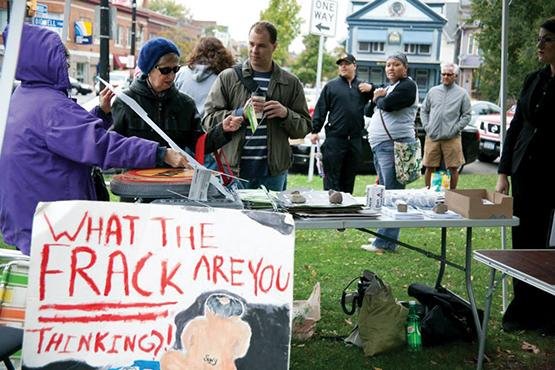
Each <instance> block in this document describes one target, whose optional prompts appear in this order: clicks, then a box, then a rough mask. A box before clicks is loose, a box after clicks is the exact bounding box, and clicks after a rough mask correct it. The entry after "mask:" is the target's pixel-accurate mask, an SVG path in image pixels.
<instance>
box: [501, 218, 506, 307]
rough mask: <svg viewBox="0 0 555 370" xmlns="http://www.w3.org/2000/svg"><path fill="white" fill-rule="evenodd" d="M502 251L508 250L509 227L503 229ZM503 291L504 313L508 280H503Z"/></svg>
mask: <svg viewBox="0 0 555 370" xmlns="http://www.w3.org/2000/svg"><path fill="white" fill-rule="evenodd" d="M501 249H503V250H505V249H507V227H505V226H502V227H501ZM501 288H502V291H503V313H505V311H506V310H507V279H506V278H503V282H502V285H501Z"/></svg>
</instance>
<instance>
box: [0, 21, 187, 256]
mask: <svg viewBox="0 0 555 370" xmlns="http://www.w3.org/2000/svg"><path fill="white" fill-rule="evenodd" d="M7 31H8V29H7V28H6V30H5V31H4V34H3V36H4V40H6V39H7V37H9V34H8V32H7ZM21 45H22V46H23V47H22V48H21V50H20V54H19V59H18V64H17V69H16V75H15V77H16V79H17V80H20V81H21V85H20V86H19V87H18V88H17V89H16V90H15V91H14V93H13V95H12V96H11V100H10V107H9V111H8V118H7V122H6V131H5V135H4V144H3V147H2V152H1V153H0V173H1V174H2V176H0V228H1V232H2V237H3V239H4V242H6V243H7V244H10V245H13V246H16V247H17V248H18V249H19V250H21V251H22V252H23V253H24V254H29V253H30V247H31V227H32V222H33V214H34V212H35V208H36V206H37V204H38V203H39V202H52V201H59V200H96V199H97V196H96V192H95V188H94V185H93V182H92V179H91V167H92V166H98V167H101V168H110V167H125V168H127V167H131V168H149V167H155V166H156V164H157V163H162V162H164V163H166V164H168V165H170V166H172V167H185V166H187V160H186V158H185V157H183V156H182V155H181V154H180V153H179V152H177V151H174V150H172V149H165V148H164V147H161V146H160V145H159V144H158V143H156V142H154V141H149V140H144V139H140V138H137V137H129V138H127V137H123V136H121V135H120V134H118V133H116V132H113V131H108V130H107V129H108V128H109V127H110V125H111V124H112V120H111V113H110V99H111V98H112V97H113V94H112V93H111V92H109V91H108V90H105V91H103V92H102V93H101V95H100V105H99V106H97V107H96V108H95V109H94V110H93V112H87V111H86V110H84V109H83V108H82V107H81V106H79V105H78V104H77V103H76V102H74V101H73V100H72V99H71V98H70V97H69V96H68V89H70V86H71V85H70V82H69V75H68V52H67V49H66V48H65V46H64V45H63V43H62V41H61V39H60V37H59V36H58V34H57V33H55V32H53V31H50V30H48V29H46V28H41V27H37V26H32V25H28V24H24V25H23V31H22V37H21Z"/></svg>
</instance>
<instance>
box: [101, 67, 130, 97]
mask: <svg viewBox="0 0 555 370" xmlns="http://www.w3.org/2000/svg"><path fill="white" fill-rule="evenodd" d="M107 82H109V83H110V85H112V86H113V87H117V88H121V89H126V88H128V87H129V85H130V84H131V81H130V79H129V71H112V72H110V81H107ZM94 91H95V92H96V95H98V94H99V93H100V81H98V80H97V81H96V84H95V85H94Z"/></svg>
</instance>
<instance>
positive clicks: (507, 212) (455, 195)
mask: <svg viewBox="0 0 555 370" xmlns="http://www.w3.org/2000/svg"><path fill="white" fill-rule="evenodd" d="M445 204H447V207H448V208H449V209H450V210H451V211H454V212H457V213H459V214H460V215H462V216H464V217H466V218H511V217H513V197H510V196H508V195H505V194H501V193H497V192H494V191H489V190H486V189H463V190H446V191H445Z"/></svg>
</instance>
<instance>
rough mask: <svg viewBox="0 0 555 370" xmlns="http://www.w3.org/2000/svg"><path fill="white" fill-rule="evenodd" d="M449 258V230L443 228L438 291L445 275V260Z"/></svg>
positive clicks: (437, 282)
mask: <svg viewBox="0 0 555 370" xmlns="http://www.w3.org/2000/svg"><path fill="white" fill-rule="evenodd" d="M446 258H447V228H446V227H442V228H441V259H440V262H439V272H438V274H437V279H436V289H438V288H439V287H441V281H442V280H443V274H444V273H445V260H446Z"/></svg>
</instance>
